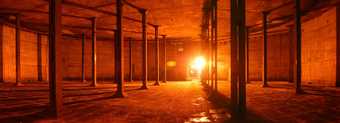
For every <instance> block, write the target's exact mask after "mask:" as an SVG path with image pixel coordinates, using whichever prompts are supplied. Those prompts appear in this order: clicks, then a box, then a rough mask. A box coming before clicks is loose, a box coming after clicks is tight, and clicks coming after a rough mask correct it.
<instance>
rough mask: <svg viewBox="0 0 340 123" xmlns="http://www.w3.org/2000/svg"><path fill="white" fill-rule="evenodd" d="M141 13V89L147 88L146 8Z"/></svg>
mask: <svg viewBox="0 0 340 123" xmlns="http://www.w3.org/2000/svg"><path fill="white" fill-rule="evenodd" d="M139 12H140V13H141V14H142V38H143V85H142V87H141V89H147V88H148V87H147V83H148V54H147V53H148V40H147V35H146V24H147V23H146V9H141V10H140V11H139Z"/></svg>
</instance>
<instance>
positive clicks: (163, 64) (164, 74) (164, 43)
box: [162, 35, 167, 83]
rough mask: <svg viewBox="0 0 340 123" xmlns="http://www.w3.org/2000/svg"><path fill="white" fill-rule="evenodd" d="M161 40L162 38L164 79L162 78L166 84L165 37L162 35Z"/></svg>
mask: <svg viewBox="0 0 340 123" xmlns="http://www.w3.org/2000/svg"><path fill="white" fill-rule="evenodd" d="M162 38H163V44H164V49H163V50H164V51H163V53H164V54H163V57H164V64H163V65H164V78H163V82H164V83H166V62H167V61H166V60H167V57H166V46H167V44H166V35H162Z"/></svg>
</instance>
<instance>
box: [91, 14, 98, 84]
mask: <svg viewBox="0 0 340 123" xmlns="http://www.w3.org/2000/svg"><path fill="white" fill-rule="evenodd" d="M91 23H92V83H91V86H92V87H96V86H97V49H96V47H97V46H96V43H97V34H96V31H97V30H96V29H97V24H96V17H93V18H92V19H91Z"/></svg>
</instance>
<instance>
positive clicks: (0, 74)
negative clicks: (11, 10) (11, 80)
mask: <svg viewBox="0 0 340 123" xmlns="http://www.w3.org/2000/svg"><path fill="white" fill-rule="evenodd" d="M0 28H1V29H0V37H3V36H4V34H3V29H2V28H3V25H0ZM3 41H4V38H0V61H3V59H4V58H3V57H4V53H3V52H4V51H3ZM3 73H4V64H3V63H0V83H3V82H4V76H3V75H4V74H3Z"/></svg>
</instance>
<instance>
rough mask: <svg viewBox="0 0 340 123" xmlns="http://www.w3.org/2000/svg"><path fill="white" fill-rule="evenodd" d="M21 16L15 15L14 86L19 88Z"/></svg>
mask: <svg viewBox="0 0 340 123" xmlns="http://www.w3.org/2000/svg"><path fill="white" fill-rule="evenodd" d="M20 19H21V15H20V14H17V15H16V26H15V66H16V68H15V73H16V76H15V82H16V85H17V86H19V85H21V84H20V79H21V60H20V30H21V24H20Z"/></svg>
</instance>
